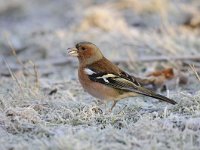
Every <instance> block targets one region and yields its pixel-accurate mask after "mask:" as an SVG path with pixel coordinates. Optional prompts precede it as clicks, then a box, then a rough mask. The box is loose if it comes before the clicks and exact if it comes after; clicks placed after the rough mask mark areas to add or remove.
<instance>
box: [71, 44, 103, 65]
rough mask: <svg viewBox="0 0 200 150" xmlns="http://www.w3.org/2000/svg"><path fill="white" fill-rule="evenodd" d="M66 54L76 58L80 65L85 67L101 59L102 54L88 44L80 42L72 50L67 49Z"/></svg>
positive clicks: (92, 45)
mask: <svg viewBox="0 0 200 150" xmlns="http://www.w3.org/2000/svg"><path fill="white" fill-rule="evenodd" d="M68 54H69V55H71V56H74V57H78V59H79V62H80V63H84V64H86V65H89V64H92V63H94V62H96V61H98V60H100V59H102V58H103V54H102V53H101V51H100V50H99V48H98V47H97V46H96V45H94V44H93V43H90V42H80V43H77V44H76V45H75V47H74V48H69V49H68Z"/></svg>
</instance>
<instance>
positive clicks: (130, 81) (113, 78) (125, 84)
mask: <svg viewBox="0 0 200 150" xmlns="http://www.w3.org/2000/svg"><path fill="white" fill-rule="evenodd" d="M84 71H85V73H86V74H87V75H88V77H89V79H90V80H91V81H94V82H98V83H101V84H104V85H107V86H110V87H112V88H115V89H118V90H123V91H130V92H135V93H137V94H141V95H146V96H149V97H153V98H156V99H159V100H163V101H166V102H169V103H171V104H176V102H175V101H174V100H171V99H169V98H167V97H165V96H162V95H160V94H156V93H155V92H154V91H151V90H149V89H146V88H144V87H142V86H141V85H140V83H139V82H137V80H136V78H134V77H133V76H130V75H128V74H127V73H125V72H121V73H120V74H114V73H107V72H101V71H99V70H95V69H93V68H85V69H84Z"/></svg>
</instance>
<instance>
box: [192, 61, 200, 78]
mask: <svg viewBox="0 0 200 150" xmlns="http://www.w3.org/2000/svg"><path fill="white" fill-rule="evenodd" d="M190 68H191V69H192V71H193V72H194V74H195V76H196V78H197V79H198V80H199V81H200V76H199V74H198V72H197V70H196V68H195V66H194V65H190Z"/></svg>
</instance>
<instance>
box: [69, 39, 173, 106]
mask: <svg viewBox="0 0 200 150" xmlns="http://www.w3.org/2000/svg"><path fill="white" fill-rule="evenodd" d="M69 54H70V55H72V56H76V57H78V60H79V69H78V77H79V81H80V83H81V85H82V86H83V88H84V89H85V91H87V92H88V93H89V94H91V95H92V96H94V97H96V98H99V99H102V100H113V101H114V103H113V106H112V108H113V107H114V106H115V104H116V102H117V101H118V100H120V99H123V98H126V97H130V96H137V95H145V96H149V97H153V98H156V99H159V100H162V101H166V102H168V103H171V104H176V102H175V101H174V100H172V99H169V98H167V97H165V96H162V95H160V94H156V93H155V92H153V91H151V90H149V89H146V88H144V87H142V83H139V82H140V81H139V80H137V78H135V77H134V76H130V75H129V74H127V73H126V72H124V71H122V70H121V69H120V68H119V67H117V66H116V65H114V64H113V63H111V62H110V61H109V60H108V59H106V58H105V57H104V56H103V54H102V53H101V51H100V50H99V48H98V47H96V45H94V44H92V43H90V42H80V43H78V44H76V48H71V49H70V50H69Z"/></svg>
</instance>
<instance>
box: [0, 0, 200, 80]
mask: <svg viewBox="0 0 200 150" xmlns="http://www.w3.org/2000/svg"><path fill="white" fill-rule="evenodd" d="M0 28H1V31H0V55H3V56H4V58H6V60H7V61H8V62H9V64H10V67H11V69H12V70H13V71H16V70H20V67H23V66H21V65H20V64H19V63H20V62H19V61H21V62H22V63H23V64H24V65H28V66H29V65H30V64H29V61H33V63H36V65H37V67H38V69H39V72H40V74H41V75H45V74H46V75H50V74H52V73H55V70H57V71H58V70H59V69H60V66H61V70H62V71H61V72H60V70H59V73H60V75H59V77H61V76H65V75H66V72H64V73H63V74H62V72H63V71H64V70H63V69H65V70H70V69H71V66H70V67H68V66H69V65H68V64H69V63H72V62H73V60H72V59H71V58H69V57H68V56H67V54H66V50H67V48H69V47H73V46H74V45H75V44H76V43H77V42H80V41H90V42H92V43H94V44H96V45H97V46H98V47H99V48H100V49H101V50H102V51H103V53H104V54H105V56H106V57H108V58H109V59H111V60H113V61H114V62H119V64H120V62H124V61H126V60H138V61H141V62H142V61H143V60H146V59H150V60H151V59H152V57H153V58H155V57H161V58H163V57H174V56H177V57H179V56H181V57H187V56H188V57H190V56H197V55H198V56H199V54H200V53H199V51H200V2H199V0H190V1H187V0H181V1H180V0H140V1H138V0H109V1H107V0H106V1H104V0H84V1H83V0H77V1H70V0H57V1H55V0H42V1H38V0H29V1H26V0H7V1H4V0H1V1H0ZM13 53H15V54H13ZM16 55H17V58H16ZM148 63H149V62H148ZM151 63H152V62H151ZM3 64H4V62H3V61H1V71H0V73H1V74H7V71H8V69H7V68H4V67H5V65H3ZM63 64H66V65H65V66H64V67H63V66H62V65H63ZM55 65H57V67H55ZM72 65H75V66H76V63H72ZM137 66H138V65H135V64H132V70H131V72H134V70H136V69H137ZM2 67H3V68H2ZM52 67H53V68H52ZM28 68H29V67H28ZM133 68H134V69H133ZM129 69H131V68H129ZM140 69H141V70H142V69H145V68H140ZM150 69H151V68H150ZM70 71H73V70H70Z"/></svg>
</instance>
